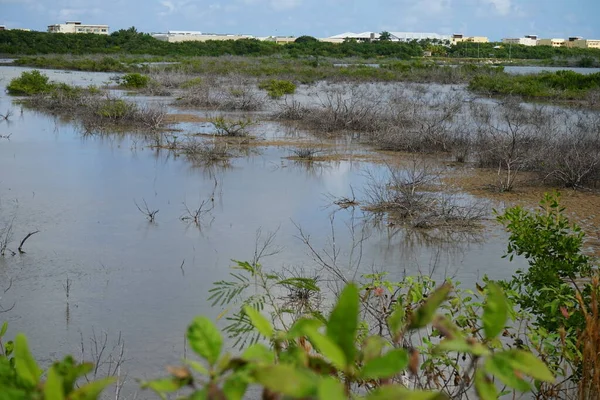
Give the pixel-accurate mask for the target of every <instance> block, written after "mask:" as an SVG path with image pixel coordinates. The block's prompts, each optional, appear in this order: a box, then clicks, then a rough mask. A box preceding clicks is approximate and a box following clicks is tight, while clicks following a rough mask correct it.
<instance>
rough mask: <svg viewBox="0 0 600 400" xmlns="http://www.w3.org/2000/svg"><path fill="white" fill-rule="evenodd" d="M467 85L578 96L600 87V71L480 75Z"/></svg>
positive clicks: (507, 92) (519, 92)
mask: <svg viewBox="0 0 600 400" xmlns="http://www.w3.org/2000/svg"><path fill="white" fill-rule="evenodd" d="M469 88H470V89H472V90H475V91H478V92H488V93H490V94H500V95H518V96H524V97H534V98H558V99H579V98H582V97H584V96H585V95H586V94H587V93H588V92H589V91H590V90H594V89H600V73H595V74H589V75H583V74H578V73H576V72H573V71H558V72H556V73H551V72H544V73H540V74H535V75H510V74H496V75H494V76H493V77H491V76H489V75H488V76H485V75H479V76H477V77H475V78H474V79H473V80H472V81H471V83H470V84H469Z"/></svg>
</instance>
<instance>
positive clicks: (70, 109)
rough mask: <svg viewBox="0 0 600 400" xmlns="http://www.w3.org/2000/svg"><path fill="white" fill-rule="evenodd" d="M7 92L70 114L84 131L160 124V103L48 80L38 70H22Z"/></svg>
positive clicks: (39, 106)
mask: <svg viewBox="0 0 600 400" xmlns="http://www.w3.org/2000/svg"><path fill="white" fill-rule="evenodd" d="M8 90H9V93H11V94H23V95H28V97H26V98H25V99H23V100H22V103H23V104H24V105H25V106H28V107H33V108H36V109H39V110H44V111H47V112H50V113H53V114H56V115H62V116H66V117H69V118H74V119H76V120H78V121H80V122H81V123H82V124H83V127H84V129H85V130H86V131H88V132H91V131H103V130H106V129H137V128H147V129H158V128H160V127H162V126H163V125H164V118H165V116H166V111H165V109H164V106H162V105H139V104H137V103H135V102H132V101H127V100H124V99H121V98H117V97H114V96H112V95H110V94H107V93H106V94H105V93H104V92H103V91H102V90H100V89H98V88H97V87H95V86H90V87H88V88H80V87H74V86H69V85H67V84H62V83H61V84H57V83H53V82H49V79H48V77H47V76H45V75H43V74H41V73H40V72H39V71H36V70H34V71H31V72H23V73H22V74H21V76H20V77H19V78H15V79H13V80H12V81H11V82H10V83H9V85H8Z"/></svg>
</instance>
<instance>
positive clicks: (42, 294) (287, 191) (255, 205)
mask: <svg viewBox="0 0 600 400" xmlns="http://www.w3.org/2000/svg"><path fill="white" fill-rule="evenodd" d="M22 70H25V69H24V68H15V69H13V68H2V69H0V72H1V73H2V77H3V78H5V79H10V77H11V76H17V75H18V74H20V72H21V71H22ZM45 72H46V73H48V74H49V75H50V76H51V79H53V80H60V81H63V82H67V83H71V84H81V85H88V84H101V83H102V82H105V81H106V80H107V79H109V78H110V76H112V74H101V73H98V74H95V73H75V72H74V73H61V72H52V71H45ZM3 84H6V81H5V82H3ZM7 109H12V110H13V111H14V115H13V117H12V118H11V119H10V121H8V122H6V121H4V122H0V135H6V134H9V133H10V134H11V136H10V140H7V139H0V171H2V172H1V176H0V200H1V204H0V206H1V209H0V214H1V217H2V218H3V219H2V220H1V221H3V222H6V221H8V220H10V218H11V217H12V216H13V215H14V216H15V219H14V230H15V231H14V241H13V243H11V245H10V247H11V248H15V249H16V247H17V244H16V243H15V242H18V241H20V240H21V239H22V238H23V237H24V236H25V234H27V233H28V232H31V231H34V230H40V233H38V234H36V235H35V236H33V237H32V238H31V239H29V241H28V242H27V243H26V245H25V250H26V252H27V253H26V254H20V255H19V254H18V255H16V256H14V257H11V256H6V257H0V289H2V288H6V287H8V285H9V283H10V282H11V280H12V287H11V289H10V290H9V291H7V292H6V293H5V294H4V295H3V296H2V299H1V304H2V306H3V307H8V306H10V305H12V304H13V303H14V304H15V307H14V309H13V310H11V311H10V312H7V313H4V314H1V315H0V320H2V319H5V320H8V321H9V323H10V329H9V334H8V336H11V337H12V336H13V335H14V333H16V332H25V333H27V335H28V336H29V339H30V344H31V347H32V350H33V353H34V355H35V356H36V357H37V358H38V359H40V360H42V361H43V362H44V363H47V362H48V361H49V360H51V359H53V358H56V357H61V356H62V355H64V354H66V353H69V352H71V353H74V354H80V347H81V346H80V341H81V339H80V338H81V337H83V338H84V341H85V342H86V343H87V342H88V338H89V337H90V335H91V334H92V331H95V332H96V333H99V332H106V333H107V334H108V335H109V341H112V340H116V338H117V336H118V334H119V332H121V334H122V337H123V339H124V342H125V349H126V358H127V362H126V364H125V366H124V369H125V370H127V372H128V375H129V377H130V378H149V377H155V376H158V375H160V374H163V371H164V366H165V365H168V364H175V363H177V362H178V360H179V359H180V358H181V357H182V355H183V351H184V341H183V335H184V331H185V327H186V325H187V324H188V322H189V321H190V320H191V319H192V318H193V317H194V316H196V315H208V316H210V317H213V318H215V317H216V316H217V315H218V314H219V313H220V312H221V311H222V308H218V307H215V308H211V307H210V304H209V303H208V302H207V301H206V299H207V297H208V290H209V289H210V288H211V285H212V282H214V281H216V280H219V279H224V278H227V276H228V268H229V266H231V265H232V262H231V261H230V260H231V259H239V260H249V259H251V257H252V255H253V253H254V248H255V239H256V234H257V230H259V229H261V230H262V232H263V235H264V234H266V233H268V232H274V231H277V236H276V241H275V244H276V245H277V246H279V247H280V248H281V252H279V253H278V254H276V255H274V256H272V257H270V258H268V259H265V260H264V262H263V264H264V265H265V267H266V268H272V269H274V270H281V269H282V268H295V267H302V268H304V269H305V270H307V271H312V270H314V269H315V263H314V262H313V260H312V258H311V257H310V256H309V255H308V252H307V249H306V247H305V246H304V245H303V244H302V243H301V242H300V241H299V240H298V239H297V238H296V235H297V234H298V230H297V228H296V226H295V224H297V225H299V226H301V227H302V229H303V230H304V231H305V232H306V233H307V234H310V235H311V241H312V243H313V244H314V247H315V248H317V249H323V248H328V247H329V243H330V242H331V233H332V229H331V226H332V225H331V215H332V211H333V209H332V208H328V207H327V205H328V203H329V202H330V201H329V200H328V198H327V194H332V195H335V196H350V193H351V192H350V186H352V187H354V188H355V190H356V194H357V196H359V197H360V196H361V188H362V187H364V186H365V184H366V182H367V181H368V179H369V178H367V175H366V174H365V170H366V169H370V170H371V171H374V173H376V174H383V173H385V171H384V170H383V168H382V167H381V166H377V165H371V164H368V163H364V162H363V163H359V162H348V161H341V162H332V163H323V164H319V163H316V165H314V166H313V167H310V168H307V167H306V165H305V164H301V163H300V164H299V163H296V162H294V161H291V160H288V159H286V158H285V157H286V156H288V155H289V150H288V149H286V148H284V147H269V148H263V149H260V151H259V152H258V153H253V154H251V155H249V156H247V157H240V158H236V159H234V160H233V161H232V165H231V167H230V168H226V169H216V170H208V169H203V168H194V167H192V166H191V165H190V164H189V163H188V162H187V161H186V160H184V159H183V158H177V157H174V156H173V154H170V153H168V152H165V151H161V152H156V151H153V150H151V149H148V148H144V147H143V146H142V145H141V144H139V142H138V141H137V140H136V139H135V138H134V137H130V136H127V135H113V136H102V137H99V136H91V137H84V136H82V135H81V134H80V133H79V132H78V130H77V129H76V127H75V126H74V124H72V123H70V122H62V121H60V120H57V119H55V118H53V117H51V116H48V115H45V114H41V113H37V112H34V111H30V110H27V109H21V107H20V106H19V105H16V104H14V103H13V99H12V98H10V97H9V96H7V95H6V94H4V92H2V94H0V110H7ZM182 112H183V111H182ZM262 126H263V127H264V130H265V131H268V132H269V133H268V135H269V138H276V137H277V135H278V134H279V135H280V136H281V137H284V136H285V134H286V133H285V129H284V128H283V127H278V126H277V125H276V124H273V123H268V124H267V123H265V124H263V125H262ZM181 127H182V129H185V130H186V131H188V130H192V129H194V127H193V126H189V125H182V126H181ZM257 129H258V130H260V125H259V127H258V128H257ZM278 129H279V132H278ZM215 182H216V187H217V189H216V190H214V186H215ZM213 191H214V210H213V211H212V212H211V215H210V218H208V219H207V220H206V221H205V224H204V226H203V227H202V229H198V228H197V227H196V226H194V225H190V224H187V223H185V222H183V221H181V220H180V217H181V216H182V215H183V213H184V205H183V203H184V202H186V203H187V205H188V206H189V207H194V206H195V205H196V206H197V205H199V204H200V203H201V202H202V201H203V200H208V199H209V198H210V197H211V195H212V194H213ZM142 199H145V200H146V202H147V203H148V205H149V206H150V207H151V208H155V209H159V210H160V211H159V213H158V214H157V220H156V223H154V224H152V223H149V222H148V221H146V220H145V218H144V216H143V215H142V214H141V213H140V212H139V211H138V210H137V208H136V206H135V204H134V201H137V202H138V203H140V202H141V201H142ZM352 215H353V214H352V212H351V211H350V210H344V211H340V212H338V213H336V214H335V218H334V219H333V226H334V228H335V235H336V236H335V242H336V245H337V246H338V247H339V248H340V249H341V253H340V257H341V259H346V258H347V257H348V252H349V250H350V243H351V241H352V240H351V235H350V233H349V231H348V229H347V226H348V225H349V224H352V223H353V221H354V223H356V224H359V223H360V220H359V219H358V218H360V216H361V214H360V211H358V210H355V218H354V219H353V218H352ZM213 218H214V219H213ZM211 220H212V222H211ZM489 225H490V226H489V228H488V229H487V230H486V231H485V232H483V233H482V235H481V238H480V239H481V240H469V239H467V240H461V241H458V242H454V241H451V242H446V243H444V242H440V241H436V240H428V239H427V238H426V237H424V236H423V235H422V234H419V233H418V232H412V233H410V234H408V233H406V232H403V231H398V230H393V229H391V228H383V229H378V228H375V227H370V226H367V228H366V229H367V230H368V232H369V234H370V236H369V238H368V239H367V240H366V241H365V243H364V249H363V250H364V255H363V260H362V263H361V267H360V269H361V271H364V272H370V271H372V270H384V271H388V272H390V275H391V278H392V279H393V278H395V279H400V278H401V277H402V276H403V274H404V273H408V274H416V273H418V272H424V273H430V272H431V273H432V274H433V275H434V276H435V277H437V278H443V277H444V276H455V277H456V278H457V279H458V280H459V281H461V282H463V283H464V284H465V285H467V286H473V285H474V283H475V282H476V281H477V280H479V279H480V278H481V277H483V275H484V274H488V275H489V276H490V277H491V278H496V279H497V278H507V277H509V276H510V274H511V273H512V272H513V271H514V270H515V269H516V268H517V266H519V264H518V263H509V262H508V261H507V260H505V259H502V258H501V256H502V254H503V253H504V251H505V247H506V235H505V234H504V233H503V232H502V230H501V229H499V227H497V226H495V225H494V224H493V223H490V224H489ZM182 264H183V265H182ZM67 279H68V280H69V281H70V282H71V287H70V290H69V298H68V302H67V297H66V292H65V288H64V285H65V284H66V282H67ZM0 293H1V292H0ZM136 387H137V384H136V383H135V382H134V381H133V379H130V384H129V385H128V386H127V388H126V391H125V392H124V393H125V394H127V395H130V394H132V393H133V392H134V391H135V390H136V389H135V388H136ZM146 395H147V394H146V393H144V396H146Z"/></svg>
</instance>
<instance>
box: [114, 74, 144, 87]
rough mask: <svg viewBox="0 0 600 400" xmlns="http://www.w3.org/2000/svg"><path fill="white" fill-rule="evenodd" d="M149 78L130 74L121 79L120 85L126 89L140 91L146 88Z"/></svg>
mask: <svg viewBox="0 0 600 400" xmlns="http://www.w3.org/2000/svg"><path fill="white" fill-rule="evenodd" d="M149 82H150V78H149V77H148V76H146V75H142V74H140V73H137V72H132V73H129V74H125V75H123V77H122V78H121V85H123V86H124V87H126V88H128V89H141V88H145V87H146V86H148V83H149Z"/></svg>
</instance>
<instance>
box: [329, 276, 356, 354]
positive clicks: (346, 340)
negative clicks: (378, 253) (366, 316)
mask: <svg viewBox="0 0 600 400" xmlns="http://www.w3.org/2000/svg"><path fill="white" fill-rule="evenodd" d="M358 312H359V298H358V289H357V288H356V286H355V285H354V284H349V285H347V286H346V287H345V288H344V290H342V293H341V294H340V297H339V298H338V302H337V304H336V305H335V307H334V308H333V311H332V312H331V315H330V316H329V321H328V322H327V336H328V337H329V338H330V339H331V340H333V341H334V342H335V343H337V345H338V346H339V347H340V348H341V349H342V351H343V352H344V354H345V356H346V361H347V362H348V364H351V363H352V362H353V361H354V353H355V344H354V342H355V339H356V331H357V329H358Z"/></svg>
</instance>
